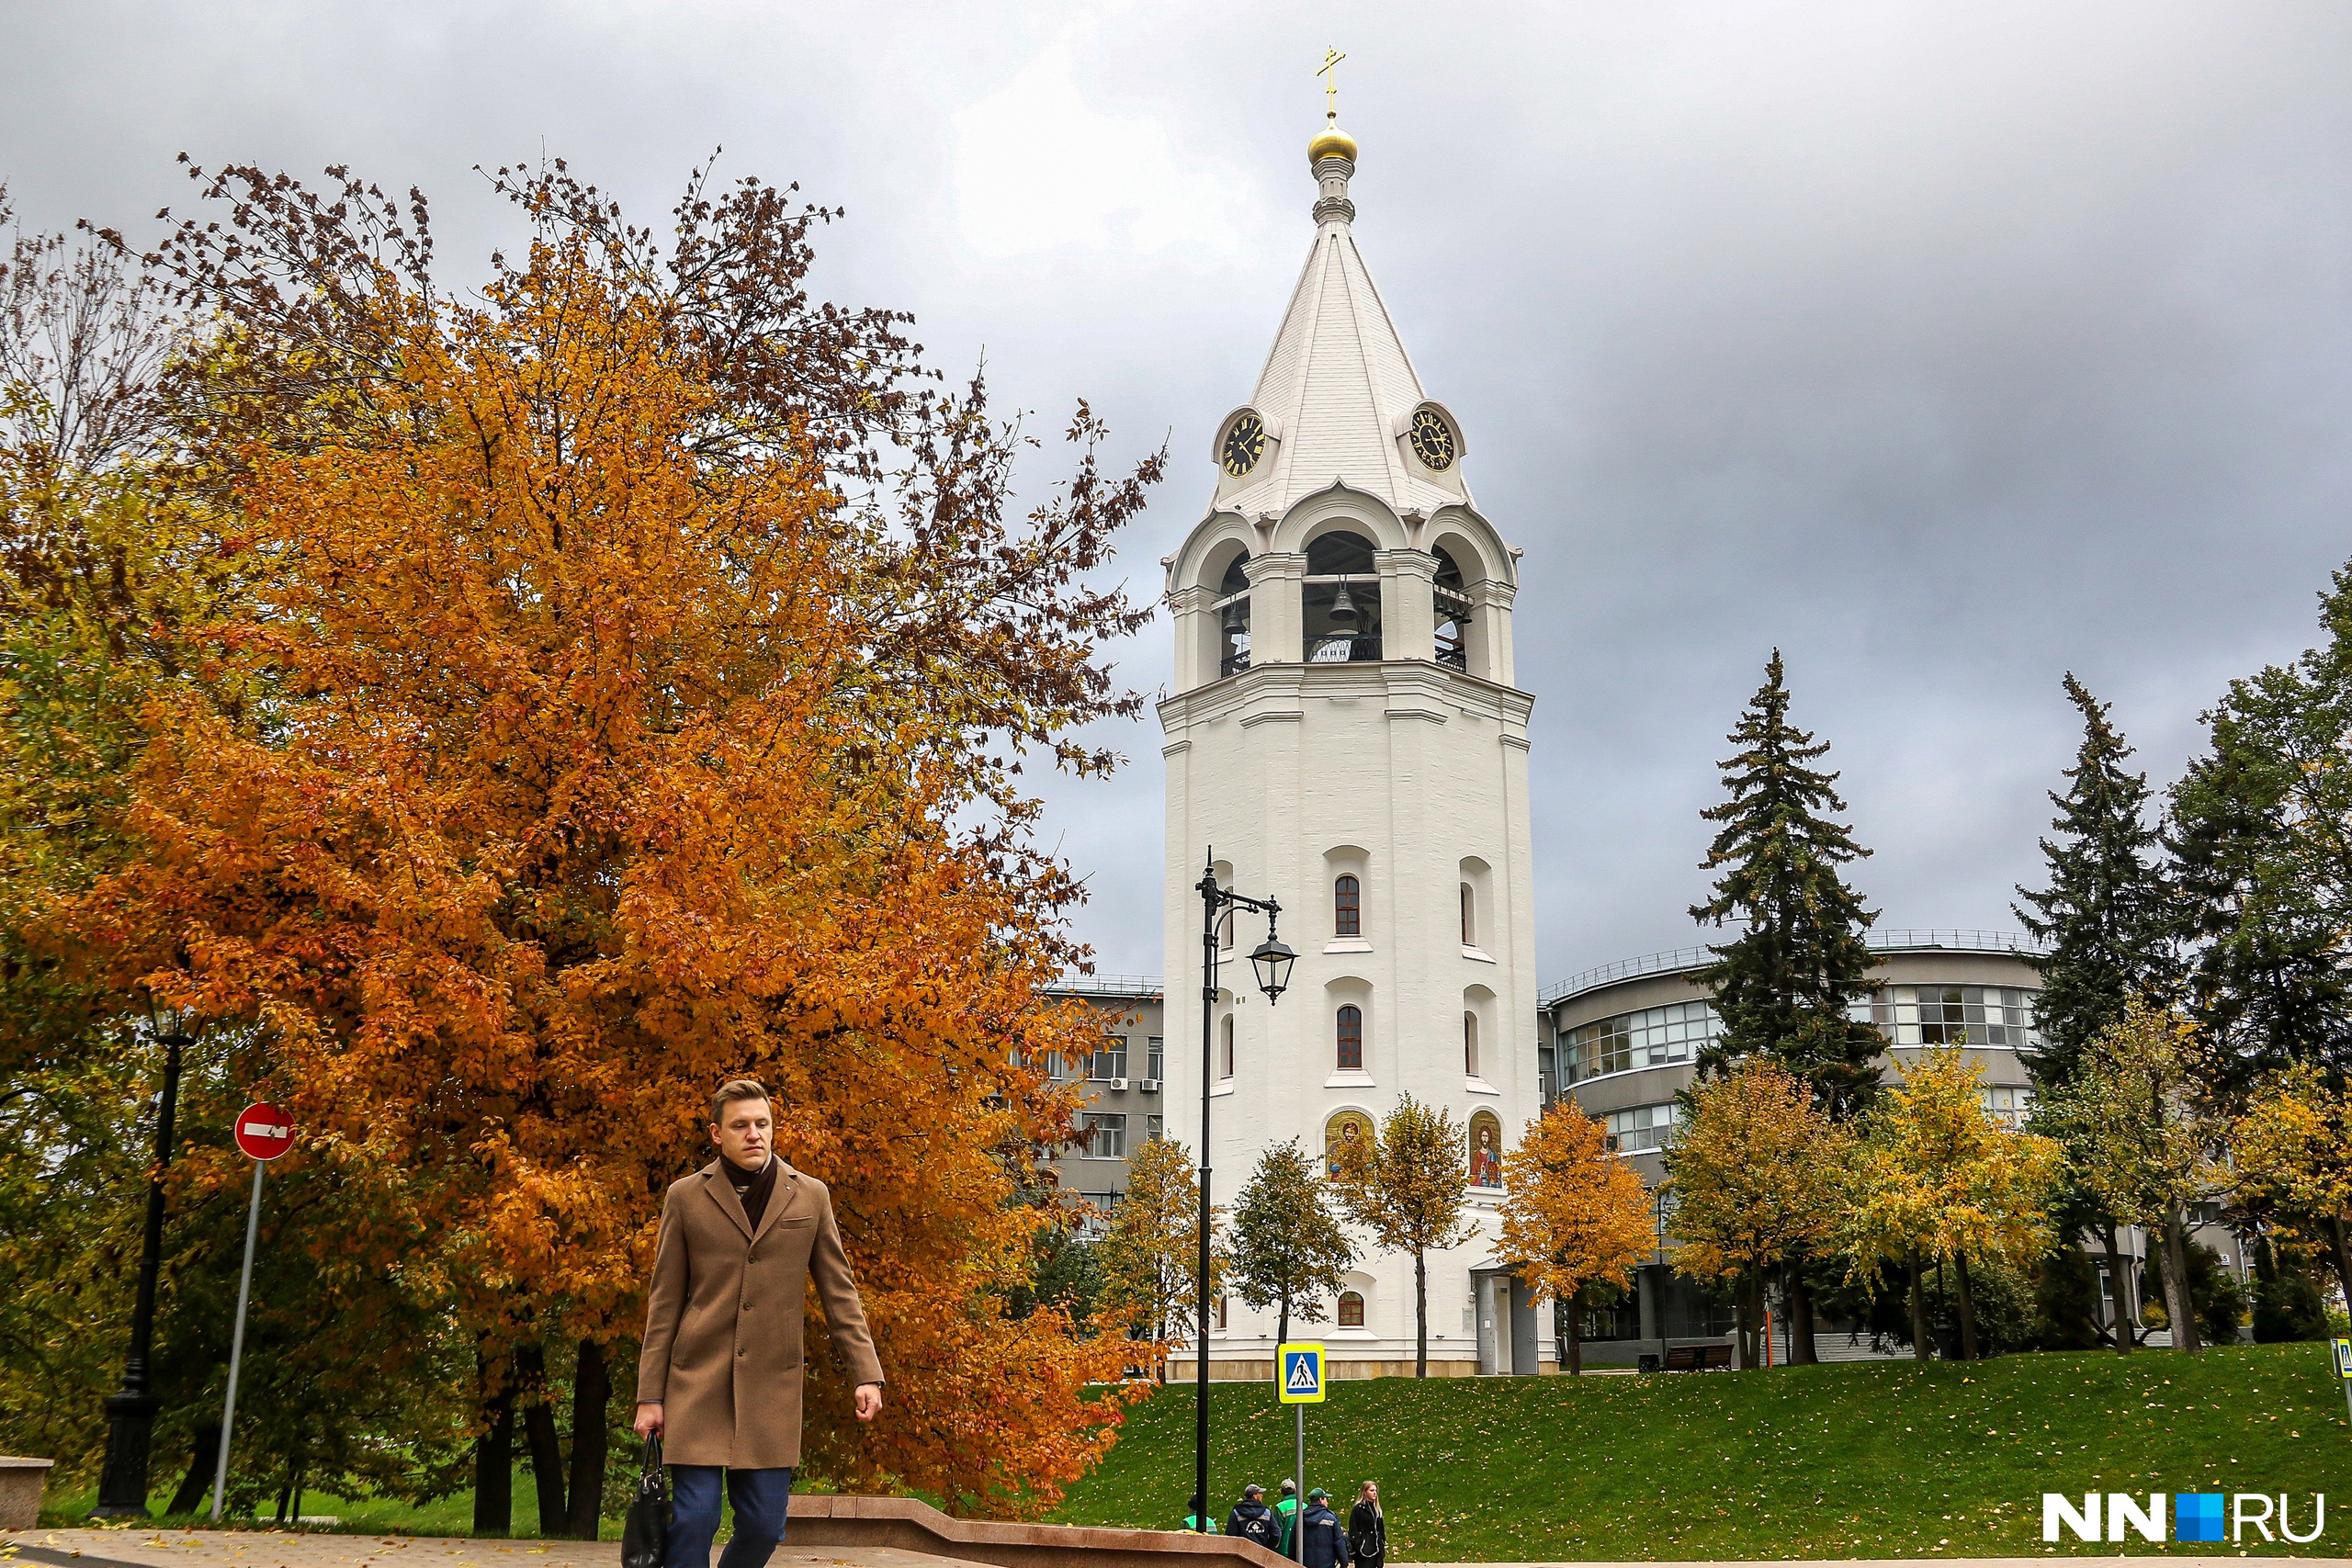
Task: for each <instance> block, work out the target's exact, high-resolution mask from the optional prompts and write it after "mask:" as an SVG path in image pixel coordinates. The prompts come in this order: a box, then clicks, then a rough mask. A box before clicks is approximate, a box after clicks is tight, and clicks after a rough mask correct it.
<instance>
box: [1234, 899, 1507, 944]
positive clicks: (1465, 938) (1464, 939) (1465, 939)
mask: <svg viewBox="0 0 2352 1568" xmlns="http://www.w3.org/2000/svg"><path fill="white" fill-rule="evenodd" d="M1463 892H1464V893H1465V894H1466V893H1468V892H1469V887H1468V886H1466V885H1465V886H1464V888H1463ZM1462 940H1463V941H1464V942H1468V941H1469V940H1470V939H1469V938H1468V937H1466V936H1465V937H1464V938H1463V939H1462ZM1216 944H1217V946H1218V947H1220V948H1222V949H1224V950H1225V951H1226V952H1227V953H1231V952H1232V951H1233V911H1232V910H1230V909H1227V911H1226V912H1225V918H1224V919H1221V920H1219V921H1218V922H1217V923H1216Z"/></svg>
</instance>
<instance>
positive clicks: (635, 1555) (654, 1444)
mask: <svg viewBox="0 0 2352 1568" xmlns="http://www.w3.org/2000/svg"><path fill="white" fill-rule="evenodd" d="M669 1551H670V1472H668V1471H666V1470H663V1469H662V1439H661V1438H658V1437H655V1438H646V1439H645V1468H644V1469H643V1470H642V1471H641V1472H639V1474H638V1478H637V1495H636V1496H634V1497H631V1498H630V1499H629V1500H628V1517H627V1518H626V1519H625V1520H624V1521H623V1522H622V1525H621V1568H662V1559H663V1558H665V1557H666V1556H668V1555H669Z"/></svg>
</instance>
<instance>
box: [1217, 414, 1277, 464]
mask: <svg viewBox="0 0 2352 1568" xmlns="http://www.w3.org/2000/svg"><path fill="white" fill-rule="evenodd" d="M1265 454H1266V422H1265V421H1264V420H1261V419H1260V418H1259V417H1258V416H1257V415H1256V414H1254V413H1244V414H1242V415H1241V416H1240V417H1239V418H1238V419H1236V420H1235V421H1234V422H1233V423H1231V424H1229V425H1227V427H1226V432H1225V439H1224V441H1222V442H1220V443H1219V444H1218V446H1217V461H1218V462H1219V463H1221V464H1223V465H1224V466H1225V471H1226V472H1227V473H1228V474H1231V475H1232V476H1233V477H1234V478H1236V479H1239V478H1240V477H1241V476H1242V475H1244V474H1246V473H1248V472H1249V471H1250V469H1252V468H1256V467H1257V466H1258V459H1259V458H1260V457H1264V456H1265Z"/></svg>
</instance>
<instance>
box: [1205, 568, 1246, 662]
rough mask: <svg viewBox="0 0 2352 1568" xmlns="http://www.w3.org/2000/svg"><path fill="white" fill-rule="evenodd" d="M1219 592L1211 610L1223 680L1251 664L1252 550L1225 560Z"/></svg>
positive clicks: (1217, 587)
mask: <svg viewBox="0 0 2352 1568" xmlns="http://www.w3.org/2000/svg"><path fill="white" fill-rule="evenodd" d="M1216 594H1217V596H1216V598H1215V599H1214V600H1212V601H1211V602H1210V604H1209V614H1210V615H1212V616H1214V617H1215V622H1216V647H1217V660H1216V674H1217V679H1218V680H1220V681H1222V680H1224V679H1225V678H1226V677H1227V675H1238V674H1240V673H1241V671H1244V670H1247V669H1249V668H1250V552H1249V551H1247V550H1242V551H1240V552H1238V554H1236V555H1235V556H1234V558H1232V559H1231V560H1230V561H1227V563H1226V568H1225V575H1224V576H1223V577H1221V578H1219V579H1218V580H1217V585H1216Z"/></svg>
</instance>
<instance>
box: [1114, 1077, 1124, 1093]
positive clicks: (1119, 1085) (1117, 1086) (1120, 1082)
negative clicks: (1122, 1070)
mask: <svg viewBox="0 0 2352 1568" xmlns="http://www.w3.org/2000/svg"><path fill="white" fill-rule="evenodd" d="M1126 1087H1127V1080H1126V1079H1125V1078H1113V1079H1112V1080H1111V1091H1112V1092H1113V1093H1114V1094H1115V1093H1117V1092H1118V1091H1119V1090H1121V1089H1125V1088H1126Z"/></svg>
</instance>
